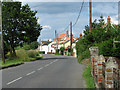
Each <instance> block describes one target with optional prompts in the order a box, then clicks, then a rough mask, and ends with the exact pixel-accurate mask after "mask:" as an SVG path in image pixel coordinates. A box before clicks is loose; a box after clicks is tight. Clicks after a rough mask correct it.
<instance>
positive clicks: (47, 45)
mask: <svg viewBox="0 0 120 90" xmlns="http://www.w3.org/2000/svg"><path fill="white" fill-rule="evenodd" d="M39 50H40V51H45V54H48V53H55V49H54V48H53V47H52V41H49V40H48V41H41V44H40V46H39Z"/></svg>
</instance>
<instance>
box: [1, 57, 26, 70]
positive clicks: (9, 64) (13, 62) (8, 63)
mask: <svg viewBox="0 0 120 90" xmlns="http://www.w3.org/2000/svg"><path fill="white" fill-rule="evenodd" d="M1 63H2V68H7V67H12V66H17V65H21V64H23V63H24V62H23V61H22V60H18V59H16V60H6V62H5V64H3V62H1Z"/></svg>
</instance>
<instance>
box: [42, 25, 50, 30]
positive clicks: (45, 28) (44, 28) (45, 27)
mask: <svg viewBox="0 0 120 90" xmlns="http://www.w3.org/2000/svg"><path fill="white" fill-rule="evenodd" d="M42 28H43V30H51V26H49V25H44V26H42Z"/></svg>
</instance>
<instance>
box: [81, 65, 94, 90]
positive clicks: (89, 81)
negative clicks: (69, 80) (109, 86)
mask: <svg viewBox="0 0 120 90" xmlns="http://www.w3.org/2000/svg"><path fill="white" fill-rule="evenodd" d="M83 77H84V79H85V81H86V84H87V88H92V89H93V90H95V84H94V80H93V78H92V76H91V67H90V64H89V65H88V66H87V67H86V68H85V71H84V72H83Z"/></svg>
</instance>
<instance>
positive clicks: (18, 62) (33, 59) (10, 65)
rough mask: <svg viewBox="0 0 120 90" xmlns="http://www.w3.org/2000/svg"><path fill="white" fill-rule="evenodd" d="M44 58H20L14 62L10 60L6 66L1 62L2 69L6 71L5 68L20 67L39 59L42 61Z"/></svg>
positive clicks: (40, 56)
mask: <svg viewBox="0 0 120 90" xmlns="http://www.w3.org/2000/svg"><path fill="white" fill-rule="evenodd" d="M42 58H43V56H42V55H39V56H36V57H34V58H28V59H27V60H24V59H20V58H14V59H13V60H8V59H7V60H6V62H5V64H3V62H2V61H1V62H0V64H2V69H4V68H8V67H13V66H18V65H21V64H24V62H30V61H36V60H39V59H42Z"/></svg>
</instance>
